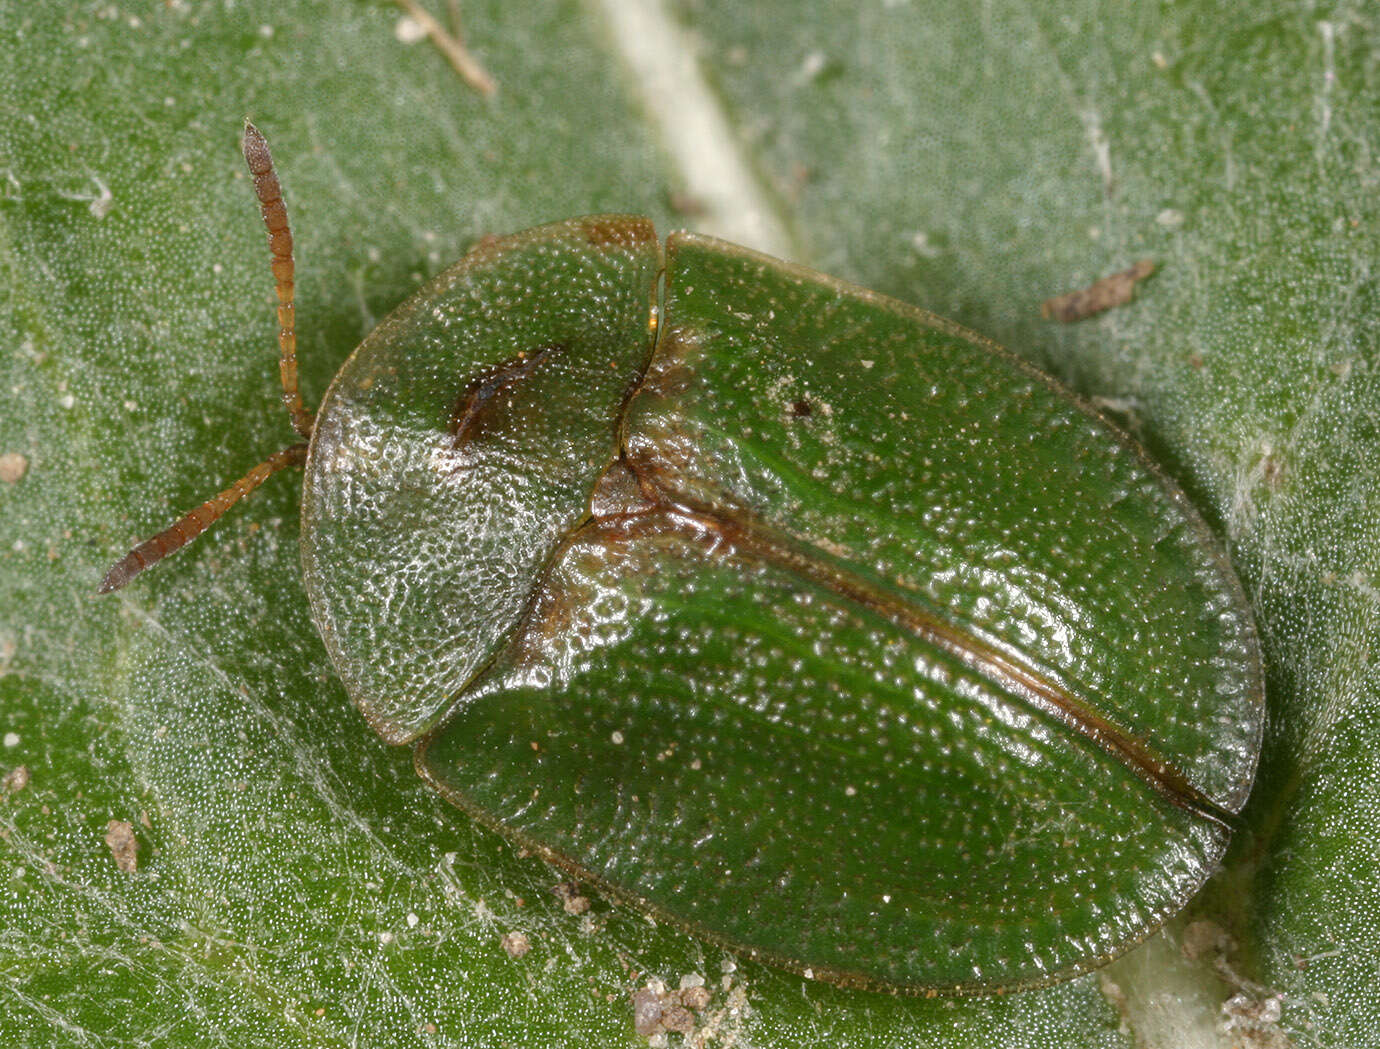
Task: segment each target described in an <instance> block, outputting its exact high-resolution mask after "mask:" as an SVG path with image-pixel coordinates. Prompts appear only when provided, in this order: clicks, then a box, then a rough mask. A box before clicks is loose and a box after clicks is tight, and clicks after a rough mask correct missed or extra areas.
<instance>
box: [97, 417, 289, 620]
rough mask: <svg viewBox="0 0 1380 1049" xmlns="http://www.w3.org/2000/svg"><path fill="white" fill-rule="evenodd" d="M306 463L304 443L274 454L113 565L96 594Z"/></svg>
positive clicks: (115, 585) (134, 573)
mask: <svg viewBox="0 0 1380 1049" xmlns="http://www.w3.org/2000/svg"><path fill="white" fill-rule="evenodd" d="M306 461H307V446H306V444H294V445H293V446H292V447H291V448H284V449H283V450H282V451H281V452H275V453H274V454H272V455H270V456H269V457H268V458H267V459H265V460H264V461H263V462H261V463H260V464H259V465H258V466H256V467H254V469H252V470H250V471H249V472H248V473H247V474H245V475H244V476H243V477H241V478H240V479H239V480H238V481H236V482H235V483H234V484H232V485H231V486H230V487H229V488H227V489H225V491H223V492H221V493H220V494H219V495H214V496H212V497H211V498H210V499H207V500H206V502H204V503H202V504H201V505H200V506H198V507H197V508H196V509H195V510H193V511H192V512H191V513H189V514H187V515H186V516H185V517H182V518H181V519H179V520H178V522H177V523H176V524H174V525H173V526H172V527H171V528H167V529H164V530H163V531H161V532H159V533H158V534H157V535H156V536H154V537H153V538H152V539H145V540H144V541H143V542H142V543H140V544H139V545H138V546H136V547H135V548H134V549H133V550H131V551H130V552H129V553H127V554H125V556H124V557H122V558H120V560H118V561H117V562H115V564H114V566H113V567H112V568H111V569H110V571H109V572H107V573H106V574H105V578H104V579H102V580H101V585H100V586H99V587H97V588H96V592H97V593H98V594H108V593H110V592H111V591H112V590H119V589H120V587H122V586H124V585H125V584H126V583H128V582H129V581H130V580H131V579H133V578H134V577H135V576H137V575H138V574H139V573H140V572H142V571H143V570H144V569H145V568H148V567H149V566H151V565H156V564H157V563H158V562H159V561H161V560H163V558H165V557H167V556H168V555H169V554H171V553H173V552H174V551H176V550H180V549H181V548H182V547H184V546H186V545H187V544H188V543H190V542H191V541H192V540H193V539H195V538H196V537H197V536H199V535H200V534H201V533H202V532H204V531H206V529H208V528H210V527H211V525H213V524H215V522H216V521H217V520H219V519H220V517H221V515H222V514H224V513H225V511H227V510H229V509H230V507H232V506H234V505H235V504H236V503H238V502H239V501H240V500H241V499H243V498H244V497H245V496H246V495H248V494H249V493H250V492H252V491H253V490H254V489H255V488H258V487H259V485H261V484H263V483H264V481H266V480H268V479H269V478H270V477H272V476H273V475H274V474H276V473H277V472H278V471H279V470H281V469H283V468H284V467H285V466H300V465H301V464H302V463H304V462H306Z"/></svg>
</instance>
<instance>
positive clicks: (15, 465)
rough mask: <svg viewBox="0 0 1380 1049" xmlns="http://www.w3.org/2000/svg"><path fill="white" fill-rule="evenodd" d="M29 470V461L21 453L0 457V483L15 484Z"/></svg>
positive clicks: (6, 454) (5, 454)
mask: <svg viewBox="0 0 1380 1049" xmlns="http://www.w3.org/2000/svg"><path fill="white" fill-rule="evenodd" d="M28 469H29V460H28V458H27V457H26V456H25V455H24V454H23V453H22V452H5V453H4V454H3V455H0V481H4V482H5V483H6V484H15V483H17V482H18V481H19V479H20V478H21V477H23V476H24V474H25V473H26V472H27V471H28Z"/></svg>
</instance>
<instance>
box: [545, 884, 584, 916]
mask: <svg viewBox="0 0 1380 1049" xmlns="http://www.w3.org/2000/svg"><path fill="white" fill-rule="evenodd" d="M551 891H552V892H554V893H555V894H556V897H557V899H559V900H560V901H561V906H562V907H563V908H564V909H565V913H566V914H584V913H585V912H586V911H588V910H589V907H590V903H589V897H588V896H583V895H581V894H580V887H579V886H578V885H576V884H575V883H574V882H573V881H563V882H561V883H560V884H558V885H556V886H555V887H554V888H553V889H552V890H551Z"/></svg>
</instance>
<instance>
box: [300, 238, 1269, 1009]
mask: <svg viewBox="0 0 1380 1049" xmlns="http://www.w3.org/2000/svg"><path fill="white" fill-rule="evenodd" d="M664 264H665V267H666V278H665V289H664V293H663V294H662V296H661V298H662V301H661V303H660V313H659V315H656V314H654V312H653V310H654V307H653V303H654V302H655V301H656V298H657V276H658V272H659V270H660V269H661V267H662V265H663V259H662V255H661V251H660V248H659V246H658V243H657V240H656V237H655V234H654V233H653V231H652V229H651V227H650V225H649V224H648V223H646V221H645V220H639V219H631V218H626V217H607V216H605V217H596V218H590V219H582V220H574V221H571V222H566V223H560V224H558V225H554V226H548V227H543V228H541V229H537V230H532V231H528V232H527V233H523V234H518V235H516V236H514V237H509V238H505V239H501V240H498V241H496V242H493V243H489V244H486V245H485V246H484V247H483V248H482V249H480V250H479V251H477V252H475V253H473V254H471V255H470V256H468V257H467V258H466V259H464V260H462V261H461V262H460V263H458V264H457V265H456V266H455V267H454V268H453V269H451V270H450V271H448V272H447V273H445V274H443V275H442V276H441V277H439V278H437V279H436V280H435V281H433V282H432V283H431V284H430V285H428V286H427V287H426V288H425V289H423V290H422V291H421V292H419V293H418V295H417V296H415V297H414V298H413V299H411V300H410V301H409V302H408V303H406V304H404V305H403V306H402V307H400V308H399V310H398V311H397V312H395V313H394V314H393V315H392V316H391V317H390V318H389V319H388V320H386V321H385V322H384V323H383V324H382V325H380V327H379V328H378V329H377V330H376V331H375V332H374V333H373V334H371V335H370V336H369V337H368V339H366V340H365V342H364V343H363V344H362V345H361V346H360V348H359V349H358V350H357V351H356V353H355V354H354V355H353V356H352V357H351V359H350V360H349V362H347V364H346V365H345V366H344V367H343V368H342V369H341V371H340V373H339V374H338V375H337V377H336V379H335V381H334V382H333V384H332V386H331V388H330V390H329V392H328V393H327V395H326V397H325V399H324V400H323V403H322V405H321V409H320V412H319V414H318V420H317V426H316V432H315V436H314V438H313V443H312V449H311V454H310V459H309V462H308V472H307V481H306V489H305V498H304V506H303V535H302V543H303V551H304V563H305V570H306V580H307V588H308V593H309V595H310V598H311V602H312V608H313V615H314V617H315V619H316V622H317V624H318V626H319V627H320V629H321V632H322V636H323V637H324V638H325V640H326V644H327V647H328V648H329V650H330V652H331V655H332V657H333V659H334V661H335V664H336V667H337V669H338V670H339V671H340V673H341V676H342V678H343V679H344V680H345V682H346V685H347V687H348V688H349V691H350V693H351V696H352V698H353V699H354V701H355V702H356V703H357V704H358V705H359V706H360V707H361V709H362V710H363V711H364V712H365V714H366V715H367V716H368V717H369V718H370V720H371V722H372V723H373V724H374V725H375V727H376V728H377V729H378V730H379V731H380V732H381V733H382V734H383V735H384V736H385V737H386V738H388V739H390V740H394V741H405V740H411V739H418V738H420V739H421V743H420V746H419V748H418V754H417V763H418V768H419V770H420V771H421V772H422V774H423V775H424V776H426V777H427V778H428V779H429V780H431V781H432V782H433V783H434V784H435V785H436V786H437V787H438V788H439V789H440V790H441V791H443V792H444V793H445V794H446V796H447V797H449V798H451V799H452V800H453V801H454V802H456V803H457V804H458V805H460V806H461V807H462V808H464V809H465V810H467V811H468V812H470V813H472V814H473V815H474V816H475V817H477V818H478V819H480V820H481V821H483V822H484V823H486V824H488V825H489V826H491V827H494V828H496V829H498V830H499V831H501V832H502V833H504V834H506V835H508V836H509V837H510V838H512V839H514V840H516V841H518V842H521V843H522V844H524V845H526V846H528V847H531V848H533V849H535V850H537V851H539V852H540V853H541V854H542V855H544V856H546V857H547V858H549V859H552V860H553V861H555V862H557V863H559V864H561V865H563V866H565V867H567V868H569V869H571V870H574V871H577V872H580V873H581V874H583V875H584V876H586V877H588V878H590V879H591V880H593V881H595V882H597V883H598V884H599V885H601V886H603V887H604V888H606V889H607V890H609V891H610V892H612V893H613V894H615V895H617V896H619V897H621V898H623V899H625V900H628V901H631V902H633V903H635V904H636V905H638V906H641V907H643V908H645V909H646V910H648V911H650V912H652V913H655V914H657V915H659V916H662V917H665V918H667V919H669V920H671V921H673V922H675V923H677V924H679V925H681V926H683V927H686V928H689V929H691V930H694V931H696V932H698V933H699V934H701V935H703V936H705V937H706V938H708V939H711V940H714V941H716V942H720V943H724V944H726V945H729V946H731V947H734V948H735V949H738V950H740V951H743V952H744V953H747V954H749V955H752V956H754V957H758V958H762V959H764V960H767V961H770V962H772V963H775V964H778V965H782V966H785V967H787V968H790V969H794V970H796V971H801V972H805V971H808V972H810V973H811V974H812V975H814V976H816V977H820V978H824V979H829V980H832V981H834V982H838V983H843V984H850V985H860V986H871V987H879V988H886V989H892V990H902V991H909V992H925V991H939V992H944V993H972V992H984V991H994V990H1005V989H1014V988H1019V987H1025V986H1034V985H1038V984H1041V983H1045V982H1049V981H1051V980H1054V979H1058V978H1061V977H1065V976H1068V975H1072V974H1074V973H1077V972H1080V971H1084V970H1086V969H1089V968H1092V967H1094V966H1096V965H1099V964H1101V963H1103V962H1105V961H1106V960H1108V959H1109V958H1111V957H1113V956H1115V955H1116V954H1117V953H1119V952H1121V951H1123V950H1125V949H1126V948H1127V947H1128V946H1130V945H1132V944H1134V943H1135V942H1138V941H1139V940H1140V939H1142V938H1144V937H1145V936H1146V935H1147V934H1148V933H1149V932H1150V931H1152V930H1153V929H1154V928H1155V927H1157V926H1158V924H1159V923H1160V922H1162V921H1163V920H1164V919H1165V918H1166V917H1167V916H1168V915H1170V914H1172V913H1173V912H1174V911H1175V910H1177V909H1178V908H1180V907H1181V906H1182V905H1183V904H1184V903H1185V902H1186V901H1187V899H1188V898H1189V897H1190V896H1191V895H1192V894H1193V893H1194V892H1195V891H1196V890H1197V889H1198V887H1199V886H1200V885H1201V884H1202V882H1203V881H1204V879H1205V878H1206V877H1207V875H1208V873H1209V872H1210V871H1211V870H1212V868H1213V866H1214V865H1215V864H1216V862H1217V861H1218V859H1219V858H1220V856H1221V854H1222V852H1223V850H1224V848H1225V846H1226V842H1227V837H1228V833H1227V830H1226V829H1225V826H1224V824H1225V823H1226V822H1227V821H1228V820H1229V818H1230V816H1229V814H1230V813H1233V812H1235V811H1237V810H1238V809H1239V808H1240V807H1241V805H1242V804H1243V803H1244V800H1245V797H1246V794H1247V793H1248V791H1249V787H1250V782H1251V778H1252V775H1253V772H1254V767H1255V761H1256V756H1257V753H1258V751H1259V745H1260V734H1261V727H1262V703H1261V678H1260V669H1259V657H1258V652H1257V646H1256V640H1255V636H1254V632H1253V626H1252V622H1251V617H1250V612H1249V609H1248V608H1247V606H1246V604H1245V601H1244V598H1243V595H1242V593H1241V590H1240V588H1239V585H1238V584H1237V582H1236V580H1235V577H1234V576H1233V574H1232V572H1231V570H1230V568H1229V566H1228V565H1227V564H1226V562H1225V559H1224V557H1223V555H1222V554H1221V553H1220V551H1219V549H1218V547H1217V545H1216V544H1215V542H1214V541H1213V538H1212V536H1211V535H1210V534H1209V532H1208V530H1207V529H1206V527H1205V525H1204V524H1203V522H1202V521H1201V519H1200V518H1199V517H1198V515H1197V514H1196V513H1195V512H1194V511H1193V510H1192V508H1191V507H1190V506H1189V505H1188V503H1187V501H1186V499H1185V498H1184V496H1183V495H1182V493H1181V492H1180V491H1179V490H1178V489H1177V488H1176V487H1175V486H1174V485H1173V484H1172V483H1171V482H1170V481H1168V480H1167V479H1166V478H1165V477H1164V476H1163V475H1162V474H1161V473H1160V472H1159V471H1158V470H1157V469H1156V468H1155V467H1154V466H1153V465H1152V464H1151V463H1150V462H1149V461H1148V460H1147V459H1146V457H1145V456H1144V454H1143V453H1142V452H1141V451H1140V450H1139V449H1138V448H1137V447H1136V446H1135V445H1134V444H1133V443H1132V442H1131V441H1129V440H1128V439H1127V438H1125V437H1124V436H1122V435H1121V434H1119V433H1118V432H1117V431H1116V430H1114V429H1113V428H1112V427H1111V426H1110V425H1109V424H1107V423H1106V422H1105V420H1103V419H1101V418H1100V417H1099V416H1098V415H1097V414H1096V413H1095V412H1093V411H1091V410H1090V409H1088V408H1087V407H1086V406H1084V405H1082V404H1081V402H1079V401H1077V400H1076V399H1075V398H1073V397H1072V396H1070V395H1069V394H1068V393H1067V392H1065V391H1064V390H1062V389H1061V388H1060V387H1058V386H1057V385H1056V384H1055V383H1053V382H1052V381H1051V380H1049V379H1047V378H1046V377H1044V376H1042V375H1040V374H1039V373H1037V372H1035V371H1034V370H1032V369H1030V368H1029V367H1027V366H1025V365H1023V364H1021V363H1019V362H1018V361H1016V360H1015V359H1014V358H1012V357H1010V356H1009V355H1008V354H1006V353H1005V352H1004V351H1001V350H999V349H998V348H996V347H994V346H992V345H991V344H989V343H987V342H985V341H984V340H981V339H980V338H978V337H977V336H973V335H971V334H970V333H967V332H964V331H963V330H961V329H959V328H957V327H956V326H953V325H951V324H949V323H947V322H945V321H942V320H940V319H938V318H935V317H933V316H932V315H930V314H927V313H925V312H923V311H921V310H917V309H914V308H912V307H908V306H904V305H902V304H899V303H896V302H894V301H892V300H889V299H886V298H884V297H882V296H878V295H875V294H872V293H869V292H865V291H863V290H861V289H858V288H855V287H852V286H849V285H846V284H843V283H841V282H838V281H834V280H831V279H829V278H826V277H823V276H821V275H819V274H814V273H811V272H809V271H806V270H802V269H799V268H796V267H791V266H787V265H785V264H783V263H779V262H776V261H774V260H770V259H767V258H764V257H762V256H758V255H756V254H754V253H751V252H748V251H746V250H744V249H741V248H735V247H733V246H731V245H726V244H723V243H720V242H717V241H713V240H710V239H707V238H703V237H698V236H693V235H689V234H674V235H672V237H671V238H670V240H669V241H668V244H667V247H666V255H665V260H664ZM654 316H655V317H656V319H657V322H658V323H656V324H654V323H653V322H652V321H653V317H654Z"/></svg>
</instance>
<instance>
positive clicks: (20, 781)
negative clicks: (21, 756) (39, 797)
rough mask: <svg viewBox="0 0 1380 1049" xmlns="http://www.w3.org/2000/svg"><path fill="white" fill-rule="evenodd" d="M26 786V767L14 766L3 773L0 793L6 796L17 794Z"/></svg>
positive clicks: (27, 783)
mask: <svg viewBox="0 0 1380 1049" xmlns="http://www.w3.org/2000/svg"><path fill="white" fill-rule="evenodd" d="M28 785H29V766H28V765H16V766H15V767H14V768H12V769H10V770H9V771H8V772H6V773H5V775H4V778H3V779H0V791H4V792H5V793H6V794H18V793H19V792H20V791H21V790H23V789H24V788H25V787H27V786H28Z"/></svg>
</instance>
